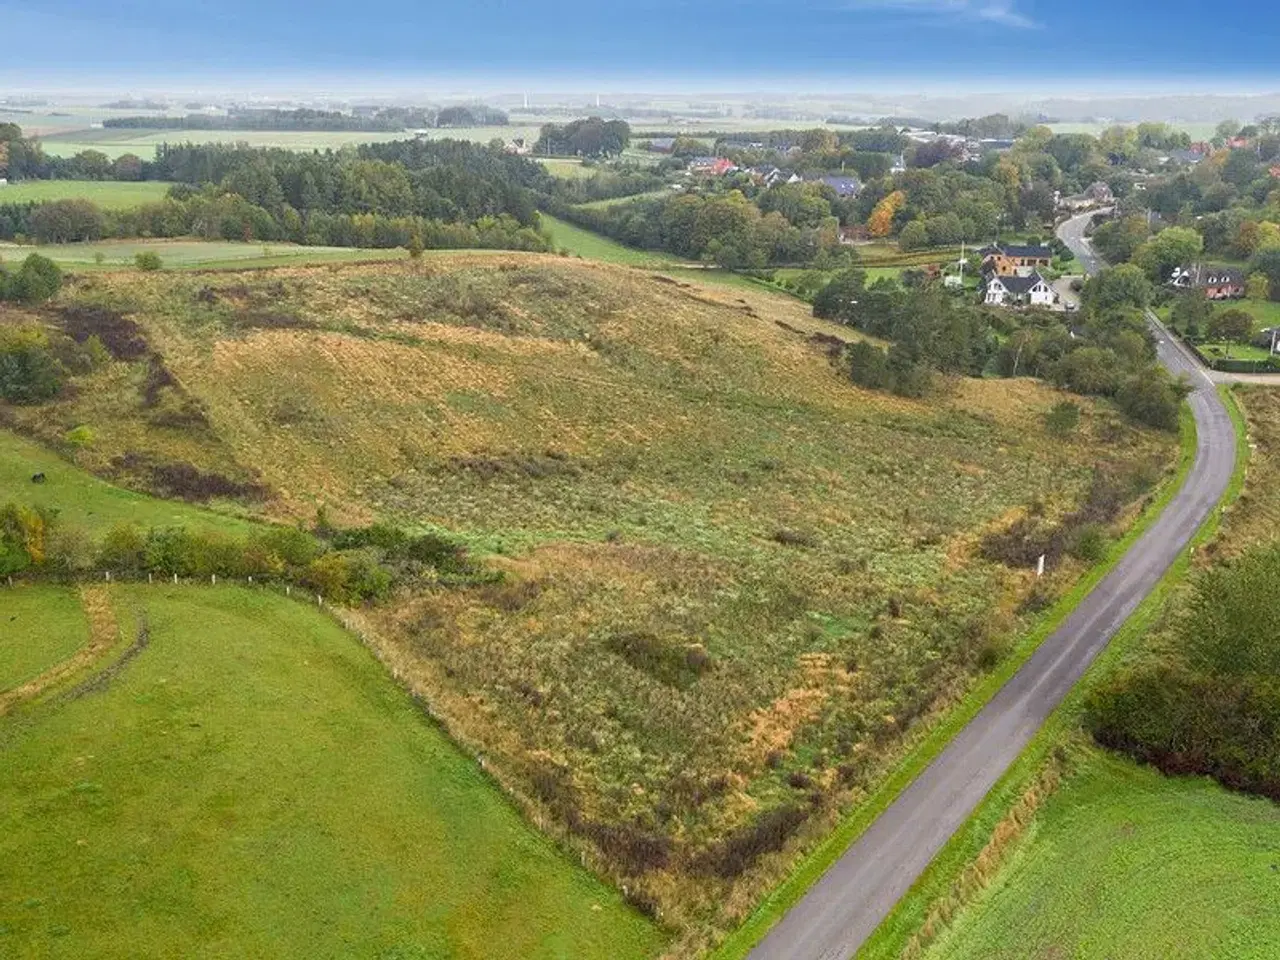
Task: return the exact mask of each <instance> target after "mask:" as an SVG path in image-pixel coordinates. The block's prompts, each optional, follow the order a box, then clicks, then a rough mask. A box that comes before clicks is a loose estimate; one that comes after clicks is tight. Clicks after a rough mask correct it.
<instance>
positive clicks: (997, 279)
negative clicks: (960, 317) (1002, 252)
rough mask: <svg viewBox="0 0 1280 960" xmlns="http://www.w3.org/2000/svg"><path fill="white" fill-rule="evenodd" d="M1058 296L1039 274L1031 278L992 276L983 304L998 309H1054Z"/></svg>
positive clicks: (988, 280)
mask: <svg viewBox="0 0 1280 960" xmlns="http://www.w3.org/2000/svg"><path fill="white" fill-rule="evenodd" d="M1056 301H1057V295H1056V294H1055V293H1054V292H1053V288H1052V287H1051V286H1049V283H1048V281H1047V280H1045V279H1044V277H1042V276H1040V274H1038V273H1033V274H1031V276H1029V277H1018V276H1010V277H1002V276H999V275H998V274H991V275H990V276H988V277H987V282H986V286H985V287H984V289H983V294H982V302H983V303H986V304H990V305H992V306H998V307H1018V306H1032V307H1052V306H1053V305H1054V303H1055V302H1056Z"/></svg>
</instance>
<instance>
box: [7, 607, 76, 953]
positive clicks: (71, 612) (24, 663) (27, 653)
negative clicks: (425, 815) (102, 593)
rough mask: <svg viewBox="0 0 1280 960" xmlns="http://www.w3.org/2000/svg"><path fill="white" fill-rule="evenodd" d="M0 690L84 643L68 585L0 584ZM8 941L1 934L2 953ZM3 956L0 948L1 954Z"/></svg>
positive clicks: (31, 676)
mask: <svg viewBox="0 0 1280 960" xmlns="http://www.w3.org/2000/svg"><path fill="white" fill-rule="evenodd" d="M0 591H2V592H0V693H3V692H4V691H6V690H12V689H14V688H15V687H19V686H21V685H22V684H24V683H26V682H27V681H29V680H34V679H35V678H36V677H38V676H40V674H42V673H44V672H45V671H46V670H48V669H49V668H50V667H52V666H54V665H55V664H58V663H61V662H62V661H63V660H66V659H67V658H68V657H69V656H71V655H72V654H73V653H75V652H76V650H77V649H79V648H80V647H82V646H84V644H85V643H86V642H88V639H89V628H88V624H87V623H86V621H85V617H84V612H83V611H82V610H81V608H80V598H79V597H78V596H76V591H75V589H74V588H70V587H48V586H35V587H26V586H23V587H14V588H13V589H7V588H4V587H0ZM3 946H4V939H3V934H2V933H0V951H2V950H3ZM3 955H4V954H3V953H2V952H0V956H3Z"/></svg>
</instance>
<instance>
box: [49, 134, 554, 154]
mask: <svg viewBox="0 0 1280 960" xmlns="http://www.w3.org/2000/svg"><path fill="white" fill-rule="evenodd" d="M424 136H425V137H428V138H430V139H432V140H444V139H453V140H474V141H476V142H477V143H487V142H488V141H490V140H492V139H494V138H495V137H497V138H499V139H502V140H511V139H514V138H516V137H524V138H525V139H526V140H530V141H533V140H536V139H537V138H538V127H536V126H518V127H517V126H507V127H450V128H442V129H438V130H429V131H427V132H426V133H425V134H424ZM412 137H413V134H410V133H403V132H401V133H366V132H360V131H337V132H325V131H312V130H281V131H273V130H139V129H123V128H118V129H99V130H68V131H67V132H65V133H58V134H54V135H52V136H49V137H46V138H44V139H43V140H42V141H41V143H42V144H43V145H44V149H45V152H46V153H48V154H51V155H52V156H57V157H70V156H74V155H75V154H77V153H79V152H81V151H82V150H98V151H100V152H102V153H105V154H106V155H107V156H108V157H112V158H113V159H114V158H115V157H119V156H122V155H124V154H126V153H133V154H137V155H138V156H140V157H142V158H143V159H144V160H150V159H151V158H152V157H153V156H154V155H155V149H156V147H158V146H159V145H160V144H162V143H247V144H249V145H250V146H252V147H283V148H284V149H286V150H337V149H338V148H340V147H346V146H354V145H356V144H361V143H378V142H382V141H386V140H408V139H412Z"/></svg>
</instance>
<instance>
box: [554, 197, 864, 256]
mask: <svg viewBox="0 0 1280 960" xmlns="http://www.w3.org/2000/svg"><path fill="white" fill-rule="evenodd" d="M548 209H549V211H550V212H551V213H554V214H555V215H557V216H560V217H563V218H565V219H566V220H569V221H571V222H573V223H576V224H578V225H579V226H582V227H585V228H587V229H589V230H594V231H596V232H598V233H602V234H604V235H606V236H609V237H612V238H614V239H615V240H618V241H620V242H621V243H625V244H627V245H629V246H633V247H639V248H642V249H646V250H662V251H666V252H668V253H672V254H675V255H676V256H679V257H688V258H689V259H691V260H699V261H702V262H705V263H714V264H716V265H718V266H722V267H728V268H730V269H747V270H750V269H763V268H765V267H769V266H781V265H785V264H797V263H804V264H814V265H821V266H824V267H828V268H833V267H836V266H840V265H842V264H846V263H848V262H849V261H850V260H851V259H853V258H854V257H856V254H855V253H854V252H853V250H852V249H851V248H849V247H844V246H841V244H840V242H839V237H838V234H837V226H838V222H837V220H836V219H835V218H834V217H831V216H826V217H819V218H818V222H817V223H806V225H805V226H803V227H797V226H795V225H794V224H792V223H791V222H790V221H788V219H787V217H786V216H785V215H784V214H783V213H782V212H780V211H777V210H774V211H771V212H768V213H765V212H763V211H762V210H761V209H760V207H758V206H757V205H756V204H754V203H752V202H751V201H749V200H748V199H747V198H746V197H745V196H744V195H743V194H742V193H741V192H739V191H731V192H729V193H723V194H713V195H708V196H703V195H700V194H695V193H680V194H674V195H672V196H670V197H664V198H654V199H639V200H636V201H634V202H632V203H625V204H616V205H613V206H609V207H604V208H583V207H575V206H572V205H569V204H554V203H553V204H550V205H549V206H548Z"/></svg>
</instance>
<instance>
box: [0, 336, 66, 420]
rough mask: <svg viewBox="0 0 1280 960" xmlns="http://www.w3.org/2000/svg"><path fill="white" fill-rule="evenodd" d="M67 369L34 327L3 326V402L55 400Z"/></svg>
mask: <svg viewBox="0 0 1280 960" xmlns="http://www.w3.org/2000/svg"><path fill="white" fill-rule="evenodd" d="M66 377H67V370H66V367H64V366H63V365H62V363H61V361H59V360H58V358H57V357H56V356H55V355H54V352H53V349H52V348H51V346H50V343H49V338H48V336H47V335H46V334H45V332H44V331H43V330H41V329H40V328H39V327H35V326H19V327H5V326H0V399H4V400H6V401H8V402H9V403H14V404H22V405H31V404H37V403H43V402H44V401H46V400H51V399H52V398H53V397H56V396H57V395H58V393H59V391H61V390H62V385H63V383H64V382H65V380H66Z"/></svg>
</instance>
